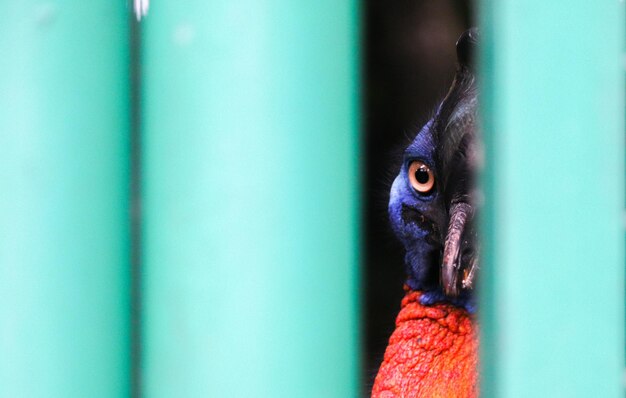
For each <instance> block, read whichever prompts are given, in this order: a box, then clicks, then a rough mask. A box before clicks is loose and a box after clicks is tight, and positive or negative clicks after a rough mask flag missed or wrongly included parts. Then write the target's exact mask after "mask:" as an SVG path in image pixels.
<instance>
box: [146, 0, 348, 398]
mask: <svg viewBox="0 0 626 398" xmlns="http://www.w3.org/2000/svg"><path fill="white" fill-rule="evenodd" d="M358 17H359V15H358V7H357V4H356V2H355V1H353V0H340V1H336V0H332V1H331V0H322V1H316V2H294V1H291V0H274V1H251V0H243V1H226V0H217V1H205V0H195V1H191V0H190V1H185V2H180V1H165V0H164V1H160V2H155V3H153V4H152V5H151V8H150V12H149V14H148V16H147V17H146V19H145V20H142V28H143V33H144V35H143V44H144V46H143V49H144V52H143V54H142V59H143V77H144V81H143V92H142V97H143V122H142V125H143V142H144V146H143V155H142V156H143V166H142V167H143V170H144V175H143V187H144V189H143V200H144V202H143V206H144V207H143V209H144V218H143V220H144V221H143V240H144V245H143V258H144V263H143V270H144V274H143V275H144V279H143V291H144V293H145V295H144V298H143V302H144V304H143V305H144V315H143V343H142V344H143V348H144V356H143V359H142V363H143V391H144V394H145V396H146V397H174V396H176V397H200V396H204V397H326V398H332V397H342V398H344V397H356V396H357V395H358V392H359V388H360V386H359V385H360V382H359V377H358V375H359V354H358V349H359V322H358V311H357V303H358V301H359V299H358V280H359V279H358V278H359V277H358V270H357V264H358V261H359V254H358V249H359V247H358V242H359V234H358V230H359V221H358V218H359V189H358V179H359V177H358V171H359V163H360V157H359V141H358V134H357V130H358V108H359V105H358V104H359V100H358V94H359V93H358V81H359V74H358V67H357V64H358V56H359V54H358Z"/></svg>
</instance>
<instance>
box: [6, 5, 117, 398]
mask: <svg viewBox="0 0 626 398" xmlns="http://www.w3.org/2000/svg"><path fill="white" fill-rule="evenodd" d="M127 18H128V14H127V9H126V8H125V5H124V2H111V1H108V0H90V1H88V2H86V1H62V2H60V1H56V2H54V1H50V2H40V1H18V2H15V1H4V2H0V20H1V22H0V54H2V56H1V57H0V71H1V72H0V93H2V95H1V96H0V187H2V188H1V189H2V193H1V194H0V353H1V355H0V397H46V398H47V397H63V398H65V397H119V396H126V395H128V394H129V377H128V374H129V360H128V358H129V332H128V326H129V309H128V308H129V302H128V301H129V298H128V285H129V276H128V275H129V264H128V249H129V247H128V244H129V237H128V158H129V156H128V148H127V141H128V129H129V122H128V120H129V119H128V109H129V106H128V92H127V87H128V45H127V42H128V38H127V33H128V29H127V20H128V19H127Z"/></svg>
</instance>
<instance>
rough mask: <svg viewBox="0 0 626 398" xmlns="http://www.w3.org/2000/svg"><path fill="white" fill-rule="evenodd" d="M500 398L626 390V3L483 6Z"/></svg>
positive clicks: (495, 379) (489, 342) (488, 272)
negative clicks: (625, 349) (625, 229)
mask: <svg viewBox="0 0 626 398" xmlns="http://www.w3.org/2000/svg"><path fill="white" fill-rule="evenodd" d="M481 11H482V25H483V38H484V45H483V51H482V68H483V69H482V84H483V85H482V87H483V97H482V100H483V122H484V127H485V144H486V150H487V168H486V173H485V179H484V183H485V190H486V209H487V211H486V217H485V219H484V221H485V222H484V226H485V235H486V242H485V244H486V246H487V247H486V249H487V250H486V254H487V258H486V264H485V267H484V269H483V276H484V279H483V289H482V304H481V311H482V313H481V317H482V327H483V329H482V331H483V336H482V337H483V339H482V342H481V344H482V349H483V365H484V374H483V379H482V391H483V392H484V396H486V397H495V396H498V397H557V396H558V397H591V396H594V397H622V396H623V384H622V383H623V372H624V358H623V347H624V260H623V259H624V236H623V230H622V222H623V213H622V211H623V203H624V199H623V195H624V174H623V170H624V169H623V165H624V73H623V57H622V50H623V42H624V37H625V36H624V15H625V14H624V9H623V3H622V4H620V3H619V2H618V1H599V2H587V1H573V2H572V1H568V2H565V1H542V0H526V1H513V0H504V1H495V0H485V1H483V3H482V10H481Z"/></svg>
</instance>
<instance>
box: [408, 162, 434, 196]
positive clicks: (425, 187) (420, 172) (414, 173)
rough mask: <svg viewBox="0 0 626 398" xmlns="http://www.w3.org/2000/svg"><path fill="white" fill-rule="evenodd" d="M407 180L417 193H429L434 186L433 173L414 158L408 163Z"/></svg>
mask: <svg viewBox="0 0 626 398" xmlns="http://www.w3.org/2000/svg"><path fill="white" fill-rule="evenodd" d="M409 181H411V186H413V189H415V190H416V191H417V192H419V193H429V192H430V191H431V190H432V189H433V187H434V186H435V174H434V173H433V172H432V170H431V169H430V167H428V166H427V165H426V164H424V163H423V162H420V161H419V160H414V161H413V162H411V164H410V165H409Z"/></svg>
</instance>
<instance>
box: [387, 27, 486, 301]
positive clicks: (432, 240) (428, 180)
mask: <svg viewBox="0 0 626 398" xmlns="http://www.w3.org/2000/svg"><path fill="white" fill-rule="evenodd" d="M477 40H478V31H477V30H476V29H471V30H468V31H466V32H465V33H463V34H462V35H461V37H460V38H459V40H458V41H457V44H456V49H457V58H458V67H457V71H456V75H455V77H454V81H453V83H452V86H451V87H450V90H449V91H448V93H447V95H446V97H445V98H444V99H443V101H442V102H441V104H440V105H439V106H438V107H437V109H436V112H435V115H434V117H433V118H432V119H430V120H429V121H428V122H427V123H426V125H425V126H424V127H423V128H422V129H421V130H420V131H419V132H418V133H417V135H416V136H415V139H413V141H412V142H411V143H410V145H409V146H408V147H407V148H406V149H405V151H404V154H403V163H402V166H401V168H400V172H399V173H398V175H397V177H396V178H395V180H394V182H393V185H392V188H391V193H390V201H389V217H390V221H391V225H392V228H393V230H394V232H395V234H396V235H397V237H398V238H399V239H400V241H401V242H402V243H403V245H404V247H405V249H406V256H405V265H406V268H407V274H408V277H407V285H408V286H409V287H410V288H411V289H414V290H422V291H425V292H431V293H432V295H431V296H430V297H431V298H432V297H439V298H441V299H448V300H453V301H454V300H460V301H464V300H467V299H468V298H470V297H471V289H472V287H473V286H474V283H475V272H476V270H477V269H478V252H479V249H478V242H477V236H476V227H475V224H476V223H475V219H476V213H477V206H478V204H479V193H478V191H477V188H476V184H475V175H476V170H477V168H478V167H479V165H480V159H481V151H480V149H481V148H480V145H479V143H478V136H477V89H476V78H475V72H474V68H473V64H472V59H473V56H472V54H473V53H474V50H475V47H476V45H477ZM425 297H429V296H425Z"/></svg>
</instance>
